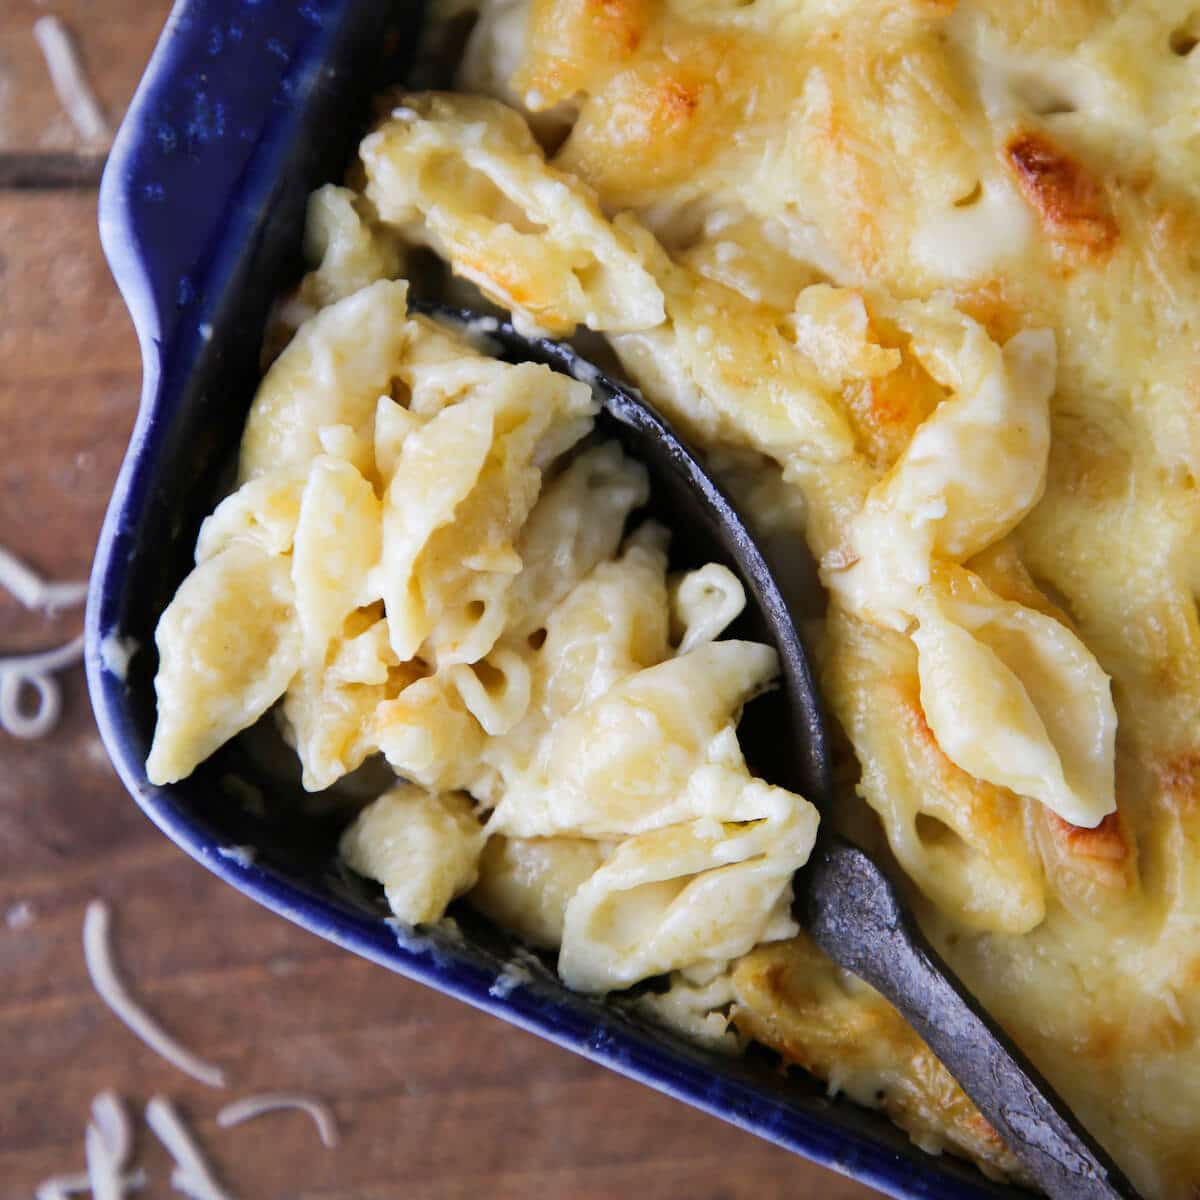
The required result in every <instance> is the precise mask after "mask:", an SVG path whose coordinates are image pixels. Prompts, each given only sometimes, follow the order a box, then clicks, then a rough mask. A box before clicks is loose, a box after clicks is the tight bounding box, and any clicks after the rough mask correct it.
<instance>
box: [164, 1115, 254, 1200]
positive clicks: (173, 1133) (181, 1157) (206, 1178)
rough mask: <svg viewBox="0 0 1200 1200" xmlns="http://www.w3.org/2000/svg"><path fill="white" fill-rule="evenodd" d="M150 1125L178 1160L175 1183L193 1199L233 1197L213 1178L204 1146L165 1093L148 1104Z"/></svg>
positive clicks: (183, 1192) (226, 1198)
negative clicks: (200, 1145) (201, 1147)
mask: <svg viewBox="0 0 1200 1200" xmlns="http://www.w3.org/2000/svg"><path fill="white" fill-rule="evenodd" d="M146 1124H147V1125H149V1126H150V1128H151V1129H152V1130H153V1131H154V1134H155V1136H156V1137H157V1138H158V1140H159V1141H160V1142H162V1144H163V1145H164V1146H165V1147H166V1149H167V1152H168V1153H169V1154H170V1155H171V1157H172V1158H173V1159H174V1160H175V1169H174V1170H173V1171H172V1172H171V1186H172V1187H173V1188H174V1189H175V1191H177V1192H180V1193H182V1194H183V1195H185V1196H191V1197H192V1200H233V1197H232V1196H231V1195H230V1193H229V1192H227V1191H225V1189H224V1188H222V1187H221V1185H220V1184H219V1183H217V1181H216V1180H215V1179H214V1178H213V1174H212V1168H211V1167H210V1166H209V1165H208V1163H207V1162H205V1160H204V1155H203V1154H202V1153H201V1152H200V1147H199V1146H197V1145H196V1140H195V1138H194V1137H193V1136H192V1134H191V1131H190V1130H189V1129H188V1127H187V1126H186V1125H185V1124H184V1123H183V1119H182V1118H181V1117H180V1115H179V1114H178V1113H177V1112H176V1111H175V1106H174V1105H173V1104H172V1103H171V1102H170V1100H168V1099H167V1098H166V1097H165V1096H152V1097H151V1098H150V1102H149V1103H148V1104H147V1105H146Z"/></svg>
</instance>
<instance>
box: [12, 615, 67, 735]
mask: <svg viewBox="0 0 1200 1200" xmlns="http://www.w3.org/2000/svg"><path fill="white" fill-rule="evenodd" d="M82 659H83V634H80V635H79V636H78V637H77V638H72V639H71V641H69V642H67V643H66V644H65V645H63V646H58V647H56V648H55V649H53V650H44V651H41V652H39V653H37V654H10V655H8V656H7V657H4V658H0V729H4V730H5V732H6V733H10V734H12V736H13V737H19V738H39V737H42V736H44V735H45V734H47V733H49V732H50V730H51V729H53V728H54V725H55V723H56V722H57V720H58V715H59V713H60V712H61V711H62V692H61V691H60V690H59V686H58V684H57V682H55V680H53V679H52V678H51V677H50V675H51V672H53V671H61V670H63V668H64V667H71V666H74V665H75V664H76V663H77V662H80V661H81V660H82ZM25 688H32V689H33V690H34V691H35V692H36V693H37V698H38V703H37V708H36V709H34V711H33V712H31V713H26V712H24V711H23V709H22V706H21V693H22V692H23V691H24V689H25Z"/></svg>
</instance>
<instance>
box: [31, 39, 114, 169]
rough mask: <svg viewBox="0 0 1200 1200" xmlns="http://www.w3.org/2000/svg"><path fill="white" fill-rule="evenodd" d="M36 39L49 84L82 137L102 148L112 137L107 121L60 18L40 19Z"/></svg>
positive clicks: (85, 140) (89, 143)
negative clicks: (44, 63) (52, 85)
mask: <svg viewBox="0 0 1200 1200" xmlns="http://www.w3.org/2000/svg"><path fill="white" fill-rule="evenodd" d="M33 36H34V38H35V39H36V40H37V44H38V46H39V47H40V49H41V51H42V57H43V58H45V60H46V69H47V70H48V71H49V72H50V82H51V83H52V84H54V90H55V92H56V93H57V94H58V99H59V101H60V102H61V104H62V106H63V108H64V109H65V110H66V114H67V116H68V117H70V118H71V124H72V125H74V126H75V129H76V131H77V132H78V133H79V136H80V137H81V138H82V139H83V141H84V143H85V144H87V145H89V146H103V145H105V144H107V142H108V141H109V140H110V138H111V137H112V130H111V128H110V127H109V124H108V118H107V117H106V116H105V115H104V110H103V109H102V108H101V107H100V101H99V100H97V99H96V93H95V92H94V91H93V90H92V87H91V84H90V83H88V80H87V76H86V75H85V74H84V72H83V63H82V62H81V61H80V58H79V51H78V50H77V49H76V47H75V42H74V40H73V39H72V37H71V34H70V32H69V31H68V30H67V27H66V26H65V25H64V24H63V23H62V21H60V20H59V19H58V17H52V16H47V17H39V18H38V19H37V20H36V21H34V23H33Z"/></svg>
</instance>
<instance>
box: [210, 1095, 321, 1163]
mask: <svg viewBox="0 0 1200 1200" xmlns="http://www.w3.org/2000/svg"><path fill="white" fill-rule="evenodd" d="M287 1108H297V1109H299V1110H300V1111H301V1112H303V1113H307V1114H308V1116H310V1117H311V1118H312V1122H313V1124H314V1125H315V1126H316V1127H317V1133H318V1134H319V1135H320V1138H321V1142H322V1143H323V1144H324V1145H326V1146H328V1147H329V1148H330V1149H331V1150H332V1149H333V1147H334V1146H336V1145H337V1141H338V1132H337V1122H336V1121H335V1120H334V1118H333V1112H332V1111H331V1110H330V1108H329V1106H328V1105H327V1104H324V1103H322V1102H321V1101H320V1100H316V1099H314V1098H313V1097H311V1096H305V1095H302V1094H301V1093H299V1092H263V1093H261V1094H260V1095H257V1096H246V1097H244V1098H243V1099H241V1100H235V1101H233V1103H232V1104H227V1105H225V1107H224V1108H223V1109H221V1111H220V1112H219V1113H217V1124H218V1125H219V1126H220V1127H221V1128H222V1129H228V1128H230V1126H233V1125H240V1124H241V1123H242V1122H243V1121H251V1120H253V1119H254V1118H255V1117H261V1116H263V1114H264V1113H269V1112H278V1111H279V1110H280V1109H287Z"/></svg>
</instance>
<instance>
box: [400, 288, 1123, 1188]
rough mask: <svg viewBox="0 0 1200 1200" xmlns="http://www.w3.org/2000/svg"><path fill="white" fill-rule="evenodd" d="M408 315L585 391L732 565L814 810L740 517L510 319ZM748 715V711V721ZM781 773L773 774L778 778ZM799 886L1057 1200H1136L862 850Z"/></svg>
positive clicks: (831, 862) (628, 414) (833, 945)
mask: <svg viewBox="0 0 1200 1200" xmlns="http://www.w3.org/2000/svg"><path fill="white" fill-rule="evenodd" d="M413 307H414V309H415V310H416V311H419V312H422V313H424V314H426V315H429V316H433V317H436V318H438V319H439V320H442V321H445V322H447V323H450V324H453V325H455V326H456V327H458V328H466V329H467V330H470V331H473V332H475V333H477V334H481V335H484V336H486V337H487V338H488V339H489V340H490V343H491V344H492V345H494V347H495V349H496V352H497V353H498V355H499V356H500V357H503V358H506V359H508V360H510V361H529V362H539V363H544V364H546V365H547V366H550V367H552V368H554V369H555V370H557V371H560V372H562V373H564V374H567V375H573V376H574V377H575V378H577V379H580V380H582V381H584V382H586V383H588V384H590V385H591V386H592V387H593V389H594V390H595V391H596V392H597V393H598V395H599V397H600V399H601V402H602V405H603V410H602V413H601V418H600V427H601V428H602V429H604V431H605V432H606V433H609V434H611V435H612V436H613V437H615V438H616V439H617V440H618V441H620V442H621V443H622V444H623V445H624V447H625V448H626V449H627V450H628V451H629V453H630V455H631V456H632V457H633V458H636V459H638V460H639V461H640V462H642V463H643V464H644V465H645V466H646V468H647V469H648V470H649V472H650V475H651V479H652V481H653V485H654V486H653V496H654V500H653V504H654V507H655V509H656V510H658V511H659V512H660V513H662V514H663V515H664V516H665V518H666V521H667V523H668V524H669V525H670V527H671V528H672V530H673V533H674V538H675V540H676V541H678V540H679V539H680V538H681V537H682V538H684V539H685V540H687V541H690V543H691V546H690V548H691V550H692V551H693V553H694V554H695V555H696V558H697V561H699V560H704V561H707V560H708V559H711V558H714V557H715V558H718V559H724V560H725V561H726V562H731V563H732V564H733V565H734V566H735V567H736V568H737V569H738V573H739V574H740V575H741V577H742V581H743V583H744V584H745V585H746V590H747V593H748V596H749V598H750V601H751V605H750V606H749V607H750V608H751V609H752V611H751V612H750V614H749V615H750V620H751V623H752V624H753V625H754V626H755V632H756V633H757V634H758V636H760V637H764V638H765V639H766V640H768V641H770V642H771V643H773V644H774V646H775V648H776V650H778V652H779V658H780V664H781V667H782V672H783V680H784V689H783V693H782V695H783V700H784V702H785V704H784V707H785V709H786V712H785V713H783V714H780V715H781V717H782V719H781V720H780V722H779V723H780V725H781V728H780V729H778V730H777V731H776V739H775V740H776V747H775V748H776V751H779V750H781V749H782V750H783V751H784V753H783V754H782V755H780V754H778V753H776V755H775V756H774V757H775V758H777V759H778V761H779V765H780V767H781V768H782V770H783V772H784V774H786V776H787V778H786V779H780V780H778V781H779V782H782V783H787V784H789V785H792V786H794V787H795V788H796V790H798V791H801V792H802V793H803V794H804V796H805V797H806V798H807V799H808V800H810V801H812V802H813V803H814V804H815V805H816V806H817V808H818V810H820V811H821V812H822V814H826V813H828V812H829V808H830V803H831V794H830V792H831V789H830V779H829V761H828V754H827V750H826V737H825V728H824V722H823V717H822V714H821V707H820V701H819V699H818V694H817V689H816V684H815V681H814V679H813V675H812V671H811V668H810V666H809V663H808V657H807V655H806V653H805V650H804V646H803V644H802V643H801V640H800V636H799V634H798V633H797V630H796V626H795V623H794V621H793V618H792V616H791V612H790V610H789V606H788V604H787V602H786V601H785V599H784V593H783V591H782V590H781V588H780V584H779V582H778V581H777V579H776V577H775V575H774V574H773V572H772V570H771V568H770V567H769V566H768V565H767V561H766V559H765V558H764V557H763V555H762V553H761V552H760V550H759V549H758V547H757V545H756V544H755V541H754V539H753V537H752V536H751V534H750V532H749V530H748V529H747V528H746V525H745V523H744V521H743V520H742V518H741V516H740V515H739V513H738V511H737V509H736V508H735V507H734V506H733V504H732V503H731V502H730V500H729V499H728V497H727V496H726V495H725V493H724V492H723V491H722V490H721V489H720V488H719V487H718V486H717V484H716V483H714V482H713V480H712V479H711V478H710V477H709V475H708V474H707V473H706V472H705V471H704V469H703V468H702V467H701V466H700V464H699V463H698V462H697V460H696V458H695V456H694V455H693V454H692V453H691V451H689V450H688V448H687V447H686V445H684V443H683V442H682V441H680V439H679V438H678V437H676V435H675V434H674V433H673V432H672V430H671V428H670V426H669V425H668V424H667V423H666V422H665V421H664V420H663V419H662V418H661V417H660V416H659V415H658V414H657V413H656V412H655V411H654V410H653V409H652V408H651V407H650V406H649V405H648V404H646V403H645V401H643V400H642V399H640V398H639V397H638V396H637V395H635V394H633V393H632V392H630V391H629V390H627V389H625V388H622V387H620V386H619V385H617V384H615V383H614V382H612V381H611V380H610V379H608V378H607V377H606V376H604V375H603V374H602V373H601V372H600V371H599V370H598V369H597V368H595V367H594V366H593V365H592V364H591V363H589V362H587V361H586V360H585V359H583V358H582V357H580V355H579V354H577V353H576V351H575V350H574V349H572V348H571V347H570V346H568V345H564V344H563V343H561V342H554V341H550V340H545V339H538V338H526V337H523V336H522V335H521V334H519V333H517V332H516V330H515V329H513V327H512V326H511V325H509V324H506V323H503V322H499V321H497V320H495V319H494V318H491V317H481V316H478V315H476V314H474V313H471V312H467V311H464V310H460V309H451V308H446V307H443V306H440V305H432V304H416V305H414V306H413ZM756 719H757V714H756ZM773 775H778V771H776V772H773ZM820 829H821V832H820V833H819V835H818V838H817V844H816V846H815V848H814V850H813V853H812V857H811V858H810V860H809V862H808V865H807V866H806V867H805V868H804V869H803V870H802V871H800V872H798V873H797V876H796V880H795V893H796V905H795V912H796V916H797V919H798V920H799V921H800V923H801V924H802V925H803V926H804V928H805V929H806V930H807V931H808V934H809V936H810V937H812V939H813V940H814V941H815V942H816V943H817V945H819V946H820V947H821V949H822V950H824V951H825V953H826V954H828V955H829V957H830V958H832V959H833V961H834V962H836V963H837V964H838V965H839V966H841V967H844V968H845V969H846V970H848V971H851V972H853V973H854V974H855V975H857V976H858V977H859V978H860V979H863V980H865V981H866V982H867V983H869V984H870V985H871V986H872V987H873V988H875V989H876V990H877V991H879V992H880V993H882V995H884V996H885V997H886V998H887V1000H888V1001H889V1002H890V1003H891V1004H892V1005H893V1006H894V1007H895V1008H896V1009H897V1010H898V1011H899V1012H900V1013H901V1014H902V1015H903V1016H904V1019H905V1020H906V1021H908V1023H909V1024H910V1025H911V1026H912V1027H913V1028H914V1029H915V1030H916V1031H917V1033H918V1034H920V1036H921V1037H922V1039H923V1040H924V1041H925V1042H926V1044H927V1045H928V1046H929V1048H930V1049H931V1050H932V1051H933V1052H934V1054H936V1055H937V1056H938V1058H939V1059H940V1060H941V1061H942V1063H943V1064H944V1065H945V1067H946V1069H947V1070H948V1071H949V1072H950V1073H951V1074H952V1075H953V1076H954V1078H955V1079H957V1080H958V1082H959V1083H960V1084H961V1085H962V1088H963V1091H965V1092H966V1093H967V1095H968V1096H970V1097H971V1099H972V1100H973V1101H974V1102H975V1104H976V1105H977V1106H978V1108H979V1110H980V1112H982V1113H983V1115H984V1116H985V1117H986V1118H987V1119H988V1121H989V1122H990V1123H991V1125H992V1127H993V1128H994V1129H995V1130H996V1131H997V1132H998V1133H999V1134H1000V1136H1001V1137H1002V1138H1003V1139H1004V1140H1005V1142H1006V1143H1007V1144H1008V1146H1009V1148H1010V1149H1011V1150H1012V1151H1013V1153H1014V1154H1015V1155H1016V1156H1017V1157H1018V1158H1019V1159H1020V1160H1021V1162H1022V1163H1023V1164H1024V1165H1025V1167H1026V1168H1027V1169H1028V1171H1029V1173H1030V1175H1032V1177H1033V1178H1034V1179H1035V1180H1036V1181H1037V1183H1038V1185H1039V1186H1040V1187H1041V1188H1042V1189H1043V1190H1044V1191H1045V1192H1046V1194H1047V1195H1048V1196H1050V1197H1052V1198H1053V1200H1116V1198H1118V1197H1120V1198H1122V1200H1138V1194H1137V1192H1136V1191H1135V1190H1134V1189H1133V1186H1132V1185H1131V1184H1130V1183H1129V1181H1128V1180H1127V1179H1126V1178H1125V1176H1124V1174H1123V1173H1122V1172H1121V1170H1120V1168H1119V1167H1118V1166H1117V1165H1116V1164H1115V1163H1114V1162H1113V1161H1112V1159H1111V1158H1110V1157H1109V1155H1108V1154H1107V1153H1106V1152H1105V1150H1104V1148H1103V1147H1102V1146H1101V1145H1100V1144H1099V1143H1098V1142H1097V1141H1096V1140H1095V1138H1093V1137H1092V1136H1091V1135H1090V1134H1089V1133H1088V1131H1087V1130H1086V1129H1084V1128H1083V1126H1082V1125H1081V1124H1080V1123H1079V1121H1078V1120H1077V1119H1076V1118H1075V1116H1074V1115H1073V1114H1072V1113H1071V1111H1070V1109H1069V1108H1068V1107H1067V1106H1066V1104H1065V1103H1064V1102H1063V1101H1062V1100H1061V1099H1060V1098H1059V1097H1058V1096H1057V1095H1056V1094H1055V1092H1054V1090H1053V1089H1052V1088H1051V1087H1050V1085H1049V1084H1048V1083H1047V1082H1046V1080H1045V1079H1043V1078H1042V1076H1041V1074H1040V1073H1039V1072H1038V1070H1037V1069H1036V1068H1035V1067H1034V1066H1033V1064H1032V1063H1030V1062H1029V1060H1028V1059H1027V1058H1026V1057H1025V1056H1024V1054H1022V1053H1021V1051H1020V1050H1018V1049H1017V1047H1016V1046H1015V1045H1014V1044H1013V1042H1012V1041H1011V1040H1010V1039H1009V1037H1008V1036H1007V1035H1006V1034H1005V1033H1004V1031H1003V1030H1002V1029H1001V1028H1000V1027H999V1026H998V1025H997V1024H996V1022H995V1021H993V1020H992V1018H991V1017H989V1016H988V1014H987V1013H986V1012H984V1010H983V1008H982V1007H981V1006H980V1005H979V1003H978V1002H977V1001H976V1000H975V999H974V998H973V997H972V996H971V995H970V993H969V992H968V991H967V990H966V988H965V987H964V986H963V984H962V983H961V981H960V980H959V979H958V978H957V977H956V976H955V974H954V973H953V971H951V970H950V968H949V967H948V966H947V965H946V963H945V962H943V961H942V959H941V957H940V956H939V955H938V953H937V952H936V951H935V950H934V949H933V947H932V946H931V945H930V944H929V942H928V941H927V940H926V938H925V937H924V935H923V934H922V933H921V931H920V930H919V929H918V928H917V925H916V922H915V921H914V919H913V917H912V914H911V913H910V912H909V911H908V909H907V907H906V906H905V905H904V903H903V902H902V901H901V899H900V897H899V896H898V895H897V893H896V890H895V888H894V887H893V886H892V884H891V882H890V881H889V880H888V878H887V877H886V876H885V875H884V873H883V872H882V871H881V870H880V868H879V867H878V866H877V865H876V864H875V862H874V861H873V860H872V859H871V858H870V857H869V856H868V855H867V854H866V853H865V852H864V851H863V850H861V849H860V848H858V847H857V846H854V845H852V844H851V843H849V842H848V841H846V840H845V839H844V838H842V837H841V836H840V835H838V834H837V833H834V832H832V831H831V830H830V829H829V826H828V822H826V821H824V820H822V822H821V827H820Z"/></svg>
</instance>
